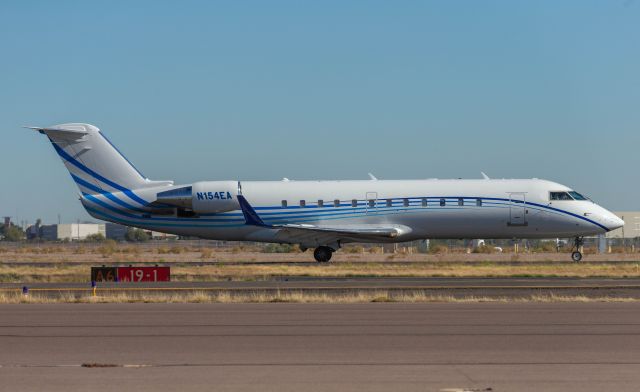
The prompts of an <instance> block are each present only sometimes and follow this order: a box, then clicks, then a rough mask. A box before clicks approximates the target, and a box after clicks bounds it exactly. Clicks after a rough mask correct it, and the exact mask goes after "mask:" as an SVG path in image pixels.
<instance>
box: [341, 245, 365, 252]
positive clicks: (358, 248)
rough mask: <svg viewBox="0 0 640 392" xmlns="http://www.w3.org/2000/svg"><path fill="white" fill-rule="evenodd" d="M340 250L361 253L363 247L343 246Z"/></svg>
mask: <svg viewBox="0 0 640 392" xmlns="http://www.w3.org/2000/svg"><path fill="white" fill-rule="evenodd" d="M342 251H343V252H344V253H362V251H363V248H362V247H361V246H354V245H351V246H345V247H344V248H342Z"/></svg>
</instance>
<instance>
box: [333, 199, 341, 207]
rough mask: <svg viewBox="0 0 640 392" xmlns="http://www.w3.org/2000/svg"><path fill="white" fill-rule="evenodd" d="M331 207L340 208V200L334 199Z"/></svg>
mask: <svg viewBox="0 0 640 392" xmlns="http://www.w3.org/2000/svg"><path fill="white" fill-rule="evenodd" d="M333 206H334V207H340V200H338V199H335V200H334V201H333Z"/></svg>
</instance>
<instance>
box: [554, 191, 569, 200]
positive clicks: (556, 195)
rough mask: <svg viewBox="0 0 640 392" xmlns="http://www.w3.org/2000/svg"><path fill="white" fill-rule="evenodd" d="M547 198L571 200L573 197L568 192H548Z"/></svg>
mask: <svg viewBox="0 0 640 392" xmlns="http://www.w3.org/2000/svg"><path fill="white" fill-rule="evenodd" d="M549 199H550V200H573V198H572V197H571V196H569V193H568V192H550V193H549Z"/></svg>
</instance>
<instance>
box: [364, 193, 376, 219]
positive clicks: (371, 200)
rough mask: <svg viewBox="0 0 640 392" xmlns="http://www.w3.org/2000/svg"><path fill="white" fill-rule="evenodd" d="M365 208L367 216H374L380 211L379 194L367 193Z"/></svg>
mask: <svg viewBox="0 0 640 392" xmlns="http://www.w3.org/2000/svg"><path fill="white" fill-rule="evenodd" d="M364 202H365V204H364V205H365V207H364V211H365V213H366V214H372V213H375V212H377V211H378V192H367V194H366V195H365V199H364Z"/></svg>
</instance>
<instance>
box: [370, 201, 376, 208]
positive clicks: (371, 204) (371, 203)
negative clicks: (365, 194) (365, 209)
mask: <svg viewBox="0 0 640 392" xmlns="http://www.w3.org/2000/svg"><path fill="white" fill-rule="evenodd" d="M375 206H376V201H375V200H374V199H369V207H375Z"/></svg>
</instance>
